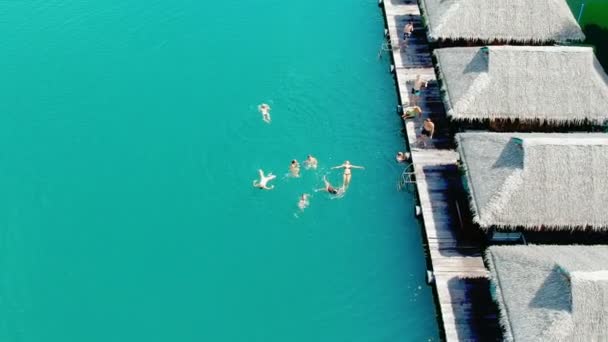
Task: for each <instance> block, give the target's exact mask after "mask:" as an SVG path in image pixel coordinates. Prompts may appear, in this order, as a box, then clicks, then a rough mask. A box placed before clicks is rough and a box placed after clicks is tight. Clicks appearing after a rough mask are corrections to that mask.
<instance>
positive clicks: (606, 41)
mask: <svg viewBox="0 0 608 342" xmlns="http://www.w3.org/2000/svg"><path fill="white" fill-rule="evenodd" d="M583 32H584V33H585V36H586V37H587V40H586V41H585V43H586V44H590V45H593V46H595V55H596V56H597V59H598V60H599V61H600V63H601V64H602V66H603V67H604V70H608V28H605V27H601V26H599V25H596V24H589V25H585V27H584V28H583Z"/></svg>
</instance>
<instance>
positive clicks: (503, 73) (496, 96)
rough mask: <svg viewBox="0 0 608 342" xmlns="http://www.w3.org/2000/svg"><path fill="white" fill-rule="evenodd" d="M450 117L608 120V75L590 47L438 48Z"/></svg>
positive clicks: (551, 121)
mask: <svg viewBox="0 0 608 342" xmlns="http://www.w3.org/2000/svg"><path fill="white" fill-rule="evenodd" d="M435 55H436V57H437V62H438V66H439V73H440V77H441V81H442V90H443V98H444V103H445V106H446V109H447V114H448V115H449V116H450V117H451V118H453V119H455V120H458V121H468V122H470V121H482V122H483V121H490V122H491V121H493V120H512V121H515V120H516V121H518V122H521V123H525V122H543V123H549V124H551V125H571V124H577V125H582V124H591V125H598V126H601V125H603V124H604V123H606V122H608V76H607V75H606V73H605V72H604V70H603V69H602V66H601V65H600V64H599V62H598V60H597V58H596V57H595V55H594V54H593V49H592V48H589V47H531V46H493V47H484V48H446V49H437V50H435Z"/></svg>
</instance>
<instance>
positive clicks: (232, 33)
mask: <svg viewBox="0 0 608 342" xmlns="http://www.w3.org/2000/svg"><path fill="white" fill-rule="evenodd" d="M382 23H383V20H382V17H381V12H380V9H378V8H377V6H376V1H375V0H366V1H355V2H353V1H347V0H336V1H329V2H328V1H318V0H312V1H296V2H284V1H278V0H265V1H245V2H234V1H216V2H211V1H193V0H172V1H169V0H148V1H143V0H131V1H117V0H105V1H101V0H87V1H67V0H31V1H3V2H2V3H1V4H0V31H2V32H3V33H4V34H3V39H2V47H3V49H2V52H3V53H2V59H0V74H1V75H2V81H1V82H0V108H1V112H2V114H1V115H0V146H2V149H0V302H1V304H0V341H8V342H12V341H18V342H39V341H45V342H54V341H61V342H69V341H78V342H80V341H89V342H96V341H99V342H111V341H148V342H150V341H264V342H272V341H282V342H284V341H332V342H338V341H348V342H354V341H366V342H368V341H427V340H437V339H438V332H437V326H436V321H435V311H434V306H433V300H432V293H431V291H430V288H429V287H427V286H426V285H425V281H424V273H425V260H424V251H423V248H422V244H421V234H420V227H419V225H418V223H417V221H416V220H415V219H414V210H413V209H414V208H413V206H414V203H413V197H412V195H411V194H408V193H406V192H398V191H397V189H396V181H397V177H398V175H399V174H400V173H401V170H402V166H400V165H397V164H396V163H395V162H394V154H395V152H396V151H398V150H403V149H404V142H403V136H402V133H401V127H402V125H401V123H400V120H399V118H398V116H397V115H396V114H395V103H396V95H395V89H394V84H393V81H392V78H391V76H390V74H389V73H388V72H387V70H388V62H387V58H386V57H385V58H384V59H383V60H380V61H379V60H378V59H377V53H378V49H379V47H380V44H381V38H382V31H383V24H382ZM262 102H266V103H269V104H270V105H271V106H272V123H271V124H266V123H264V122H263V121H262V120H261V115H260V114H259V113H258V112H257V110H256V107H257V105H258V104H260V103H262ZM309 153H311V154H313V155H315V156H316V157H317V158H318V159H319V161H320V167H319V169H318V170H316V171H310V170H303V172H302V177H301V178H299V179H295V178H290V177H286V176H285V175H286V174H287V172H288V166H289V162H290V160H291V159H299V160H303V159H304V158H305V156H306V155H307V154H309ZM346 159H348V160H350V161H351V162H352V163H354V164H357V165H363V166H365V167H366V169H365V170H354V171H353V179H352V184H351V187H350V189H349V190H348V192H347V193H346V195H345V196H344V197H343V198H341V199H331V198H329V197H328V196H327V195H326V194H324V193H320V192H319V193H314V192H311V191H312V190H313V189H314V188H318V187H320V186H322V181H321V178H322V176H323V175H327V176H328V177H329V179H330V180H331V182H333V183H335V184H339V183H340V181H341V172H339V170H333V171H332V170H330V167H331V166H334V165H338V164H340V163H342V162H343V161H344V160H346ZM259 168H263V169H264V170H265V171H267V172H271V171H272V172H274V173H275V174H277V175H279V177H278V178H277V179H276V180H275V181H273V184H274V185H275V186H276V188H275V189H274V190H272V191H260V190H257V189H254V188H253V187H252V186H251V183H252V181H253V179H255V178H256V177H257V170H258V169H259ZM304 192H308V193H312V194H313V197H312V198H311V203H310V207H309V208H307V209H306V210H305V211H304V212H300V211H299V210H298V208H297V206H296V203H297V200H298V196H299V195H300V194H302V193H304Z"/></svg>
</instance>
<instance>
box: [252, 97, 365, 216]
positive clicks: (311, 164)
mask: <svg viewBox="0 0 608 342" xmlns="http://www.w3.org/2000/svg"><path fill="white" fill-rule="evenodd" d="M258 110H259V111H260V113H262V120H264V122H266V123H270V106H269V105H268V104H266V103H262V104H261V105H259V106H258ZM304 164H305V166H306V168H307V169H316V168H317V166H318V165H319V161H318V160H317V158H315V157H313V156H312V155H310V154H309V155H308V156H307V157H306V160H304ZM331 169H332V170H333V169H344V172H343V173H342V186H341V187H339V188H336V187H335V186H333V185H331V183H330V182H329V181H328V180H327V177H326V176H323V183H324V187H323V188H320V189H315V192H317V191H326V192H328V193H329V194H331V195H338V196H339V195H342V194H344V192H345V191H346V189H347V188H348V186H349V185H350V180H351V178H352V171H351V169H364V167H363V166H357V165H353V164H351V163H350V161H348V160H346V161H345V162H344V163H342V164H341V165H337V166H334V167H332V168H331ZM258 172H259V176H260V179H259V180H254V181H253V186H254V187H256V188H258V189H262V190H272V189H274V185H269V184H268V182H270V181H271V180H273V179H275V178H276V177H277V176H276V175H273V174H272V172H270V173H268V174H264V170H262V169H260V170H258ZM289 172H290V173H291V176H292V177H296V178H297V177H300V163H299V162H298V161H297V160H296V159H293V160H292V161H291V164H290V165H289ZM309 198H310V195H309V194H306V193H304V194H302V195H301V196H300V199H299V202H298V207H299V208H300V209H302V210H304V209H305V208H306V207H308V205H309V203H310V202H309Z"/></svg>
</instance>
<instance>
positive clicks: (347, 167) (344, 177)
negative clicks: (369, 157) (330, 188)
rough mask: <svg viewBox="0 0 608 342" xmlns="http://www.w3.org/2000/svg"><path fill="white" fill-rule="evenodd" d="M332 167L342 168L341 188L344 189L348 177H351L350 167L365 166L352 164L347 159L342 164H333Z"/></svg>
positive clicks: (346, 186) (348, 180)
mask: <svg viewBox="0 0 608 342" xmlns="http://www.w3.org/2000/svg"><path fill="white" fill-rule="evenodd" d="M332 169H344V174H343V175H342V180H343V183H342V188H343V189H344V190H346V188H348V185H349V184H350V179H351V177H352V175H351V173H352V171H351V170H350V169H365V168H364V167H363V166H357V165H353V164H351V163H350V162H349V161H348V160H347V161H345V162H344V164H342V165H338V166H334V167H332Z"/></svg>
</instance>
